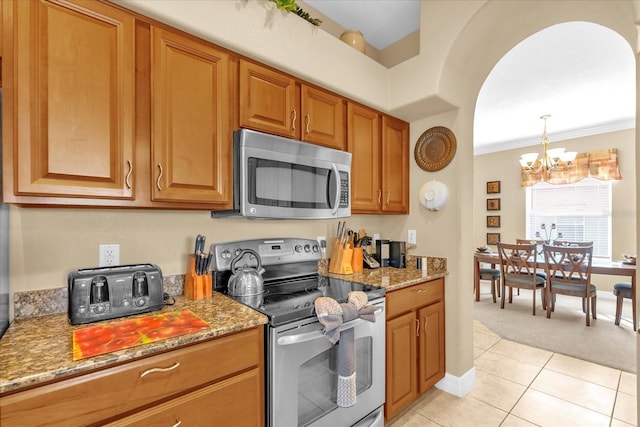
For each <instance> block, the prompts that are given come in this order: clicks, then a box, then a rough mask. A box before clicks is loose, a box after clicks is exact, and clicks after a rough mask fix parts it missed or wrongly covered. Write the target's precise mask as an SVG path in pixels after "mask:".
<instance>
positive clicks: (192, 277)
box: [184, 254, 213, 299]
mask: <svg viewBox="0 0 640 427" xmlns="http://www.w3.org/2000/svg"><path fill="white" fill-rule="evenodd" d="M212 289H213V287H212V284H211V274H209V273H208V272H207V274H203V275H201V276H200V275H197V274H196V256H195V255H194V254H190V255H189V258H188V259H187V272H186V273H185V275H184V296H186V297H187V298H189V299H202V298H209V297H211V293H212Z"/></svg>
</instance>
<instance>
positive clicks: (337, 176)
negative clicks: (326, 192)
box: [331, 163, 342, 215]
mask: <svg viewBox="0 0 640 427" xmlns="http://www.w3.org/2000/svg"><path fill="white" fill-rule="evenodd" d="M331 167H332V168H333V173H335V174H336V199H335V200H334V201H333V202H334V208H333V209H332V210H331V215H336V214H337V213H338V208H339V207H340V188H342V186H341V183H340V171H339V170H338V166H336V164H335V163H331Z"/></svg>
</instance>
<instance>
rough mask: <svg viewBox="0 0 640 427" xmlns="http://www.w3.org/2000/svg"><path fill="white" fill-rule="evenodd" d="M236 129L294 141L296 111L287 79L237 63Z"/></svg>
mask: <svg viewBox="0 0 640 427" xmlns="http://www.w3.org/2000/svg"><path fill="white" fill-rule="evenodd" d="M239 85H240V126H241V127H245V128H249V129H254V130H259V131H263V132H268V133H273V134H276V135H282V136H285V137H288V138H294V137H295V135H296V127H297V126H299V125H298V123H300V118H299V117H298V116H299V115H300V114H299V113H300V111H299V110H300V109H299V108H298V106H297V103H296V82H295V80H294V79H292V78H291V77H288V76H286V75H284V74H281V73H278V72H276V71H273V70H270V69H268V68H266V67H261V66H260V65H257V64H253V63H251V62H247V61H240V77H239Z"/></svg>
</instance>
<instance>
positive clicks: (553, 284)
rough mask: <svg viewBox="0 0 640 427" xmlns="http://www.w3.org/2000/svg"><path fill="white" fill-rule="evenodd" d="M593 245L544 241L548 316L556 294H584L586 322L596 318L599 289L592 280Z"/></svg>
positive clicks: (576, 295)
mask: <svg viewBox="0 0 640 427" xmlns="http://www.w3.org/2000/svg"><path fill="white" fill-rule="evenodd" d="M592 255H593V246H552V245H544V263H545V271H546V273H547V287H546V293H547V318H551V312H552V311H553V310H554V309H555V300H556V295H557V294H561V295H568V296H575V297H579V298H582V311H583V312H584V313H585V314H586V324H587V326H590V325H591V323H590V317H593V318H594V319H595V318H596V302H597V289H596V286H595V285H594V284H592V283H591V260H592Z"/></svg>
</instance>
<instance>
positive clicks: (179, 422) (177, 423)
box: [171, 420, 182, 427]
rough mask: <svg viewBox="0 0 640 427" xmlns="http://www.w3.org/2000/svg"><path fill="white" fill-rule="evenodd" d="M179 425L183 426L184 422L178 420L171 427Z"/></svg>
mask: <svg viewBox="0 0 640 427" xmlns="http://www.w3.org/2000/svg"><path fill="white" fill-rule="evenodd" d="M179 425H182V421H180V420H176V423H175V424H174V425H173V426H171V427H178V426H179Z"/></svg>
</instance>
